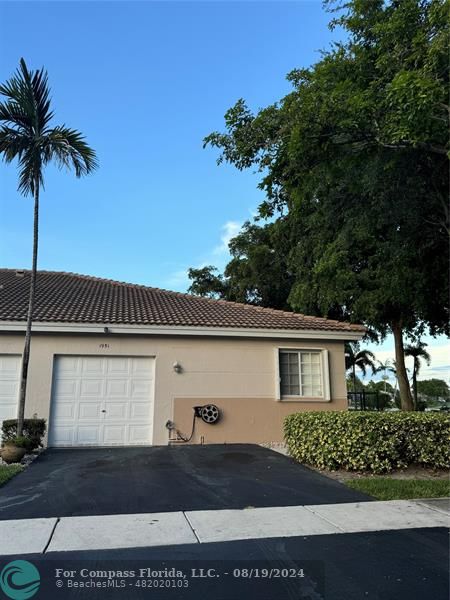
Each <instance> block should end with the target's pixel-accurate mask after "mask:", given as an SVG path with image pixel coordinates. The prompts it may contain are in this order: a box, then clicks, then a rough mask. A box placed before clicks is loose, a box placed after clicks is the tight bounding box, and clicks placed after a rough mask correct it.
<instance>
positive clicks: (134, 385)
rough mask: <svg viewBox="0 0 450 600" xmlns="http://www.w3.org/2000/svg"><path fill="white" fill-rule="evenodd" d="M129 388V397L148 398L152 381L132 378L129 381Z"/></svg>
mask: <svg viewBox="0 0 450 600" xmlns="http://www.w3.org/2000/svg"><path fill="white" fill-rule="evenodd" d="M130 384H131V389H130V397H131V398H148V397H149V395H150V393H151V389H152V382H151V381H145V380H144V379H133V380H132V381H131V382H130Z"/></svg>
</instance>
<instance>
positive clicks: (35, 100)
mask: <svg viewBox="0 0 450 600" xmlns="http://www.w3.org/2000/svg"><path fill="white" fill-rule="evenodd" d="M0 96H3V97H4V100H3V101H2V102H0V124H1V125H0V154H1V155H2V157H3V160H4V161H5V162H6V163H11V162H12V161H13V160H15V159H17V161H18V167H19V185H18V191H19V192H20V193H22V194H23V195H24V196H28V195H31V196H33V198H34V226H33V260H32V268H31V278H30V294H29V301H28V315H27V325H26V333H25V346H24V350H23V357H22V369H21V377H20V392H19V405H18V411H17V435H21V434H22V432H23V420H24V414H25V398H26V388H27V378H28V363H29V359H30V343H31V325H32V321H33V306H34V297H35V291H36V270H37V255H38V235H39V192H40V188H41V187H43V186H44V167H45V166H46V165H47V164H49V163H50V162H55V163H56V164H57V165H58V166H59V167H60V168H62V167H66V168H68V169H73V170H74V171H75V175H76V176H77V177H81V176H82V175H87V174H88V173H90V172H91V171H93V170H94V169H95V168H96V167H97V159H96V155H95V152H94V150H92V149H91V148H90V147H89V146H88V145H87V143H86V142H85V139H84V137H83V135H82V134H81V133H80V132H79V131H77V130H75V129H69V128H68V127H66V126H65V125H57V126H56V127H50V126H49V124H50V121H51V120H52V118H53V111H51V110H50V88H49V85H48V76H47V72H46V71H45V70H44V69H39V70H36V71H29V70H28V68H27V66H26V64H25V61H24V59H23V58H22V59H20V65H19V68H18V69H17V71H16V73H15V74H14V75H13V76H12V77H11V78H10V79H8V80H7V81H6V82H5V83H4V84H1V85H0Z"/></svg>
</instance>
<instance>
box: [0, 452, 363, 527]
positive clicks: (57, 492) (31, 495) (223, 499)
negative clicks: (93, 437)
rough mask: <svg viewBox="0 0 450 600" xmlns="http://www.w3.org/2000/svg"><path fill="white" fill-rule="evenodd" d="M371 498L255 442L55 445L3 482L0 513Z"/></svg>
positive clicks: (193, 507) (117, 511) (120, 510)
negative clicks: (66, 446) (186, 444)
mask: <svg viewBox="0 0 450 600" xmlns="http://www.w3.org/2000/svg"><path fill="white" fill-rule="evenodd" d="M367 500H371V498H370V497H369V496H366V495H365V494H362V493H360V492H357V491H354V490H351V489H349V488H347V487H346V486H344V485H342V484H341V483H339V482H337V481H334V480H332V479H329V478H327V477H325V476H323V475H320V474H318V473H316V472H315V471H312V470H310V469H308V468H306V467H303V466H301V465H299V464H297V463H296V462H295V461H294V460H292V459H291V458H288V457H286V456H282V455H281V454H279V453H276V452H273V451H272V450H268V449H266V448H262V447H260V446H256V445H251V444H230V445H208V446H176V447H169V446H152V447H139V448H136V447H135V448H93V449H71V450H54V449H50V450H47V451H46V452H44V453H43V454H42V455H41V456H40V457H39V458H38V459H37V460H36V461H35V462H34V463H33V464H32V465H31V466H30V467H29V468H28V469H26V471H24V472H23V473H21V474H19V475H18V476H16V477H15V478H13V479H12V480H11V481H10V482H8V483H7V484H6V485H4V486H3V487H1V488H0V519H26V518H36V517H67V516H74V515H77V516H83V515H104V514H125V513H127V514H133V513H151V512H167V511H176V510H215V509H224V508H246V507H250V506H253V507H260V506H291V505H298V504H335V503H341V502H358V501H367Z"/></svg>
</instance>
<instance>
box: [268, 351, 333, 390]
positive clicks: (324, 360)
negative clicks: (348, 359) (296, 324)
mask: <svg viewBox="0 0 450 600" xmlns="http://www.w3.org/2000/svg"><path fill="white" fill-rule="evenodd" d="M281 352H320V364H321V367H322V384H323V395H322V396H283V395H282V394H281V374H280V353H281ZM275 382H276V385H275V399H276V400H277V401H279V402H331V390H330V362H329V357H328V350H327V349H326V348H305V347H303V348H289V347H288V348H286V347H285V346H283V347H279V348H275Z"/></svg>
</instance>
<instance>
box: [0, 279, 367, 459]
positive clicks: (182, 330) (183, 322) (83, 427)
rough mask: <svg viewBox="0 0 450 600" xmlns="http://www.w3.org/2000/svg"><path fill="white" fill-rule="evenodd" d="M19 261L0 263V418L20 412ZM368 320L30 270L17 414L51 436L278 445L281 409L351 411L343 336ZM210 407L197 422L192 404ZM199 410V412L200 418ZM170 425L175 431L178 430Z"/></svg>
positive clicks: (56, 441) (80, 442)
mask: <svg viewBox="0 0 450 600" xmlns="http://www.w3.org/2000/svg"><path fill="white" fill-rule="evenodd" d="M29 284H30V272H29V271H16V270H13V269H0V420H2V419H6V418H14V417H16V413H17V400H18V389H19V375H20V365H21V354H22V351H23V342H24V331H25V322H26V318H27V306H28V293H29ZM363 334H364V328H363V327H361V326H359V325H352V324H349V323H342V322H338V321H333V320H329V319H324V318H317V317H311V316H306V315H302V314H298V313H290V312H284V311H280V310H272V309H267V308H260V307H255V306H249V305H244V304H238V303H234V302H226V301H222V300H212V299H208V298H201V297H196V296H192V295H189V294H181V293H176V292H170V291H165V290H161V289H157V288H151V287H145V286H142V285H132V284H128V283H122V282H118V281H110V280H106V279H99V278H96V277H88V276H85V275H77V274H74V273H61V272H49V271H39V273H38V275H37V291H36V300H35V310H34V314H33V335H32V342H31V357H30V365H29V377H28V388H27V403H26V416H27V417H32V416H34V415H37V416H38V417H40V418H45V419H46V420H47V423H48V440H47V443H48V445H49V446H54V447H58V446H59V447H65V446H85V445H86V446H113V445H121V446H127V445H137V444H139V445H148V444H159V445H161V444H163V445H164V444H168V443H169V442H170V440H171V439H175V438H178V439H181V437H182V438H184V439H186V440H187V439H188V438H189V437H190V436H191V433H192V426H193V423H194V422H195V427H194V432H193V434H192V437H191V438H190V442H191V443H233V442H255V443H265V444H271V443H278V442H281V441H282V439H283V431H282V426H283V419H284V417H285V416H286V415H288V414H290V413H293V412H297V411H301V410H344V409H346V408H347V394H346V379H345V360H344V342H345V341H347V340H359V339H361V337H362V336H363ZM205 405H215V406H217V407H218V409H219V413H220V418H219V419H218V420H217V421H216V422H214V423H210V422H208V421H215V419H216V416H217V413H216V411H215V409H214V408H212V409H210V408H208V409H207V410H205V411H203V412H201V411H200V413H201V415H200V416H199V417H197V418H195V419H194V408H193V407H195V406H205ZM201 416H203V419H202V418H201ZM177 431H178V432H179V433H177Z"/></svg>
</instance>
